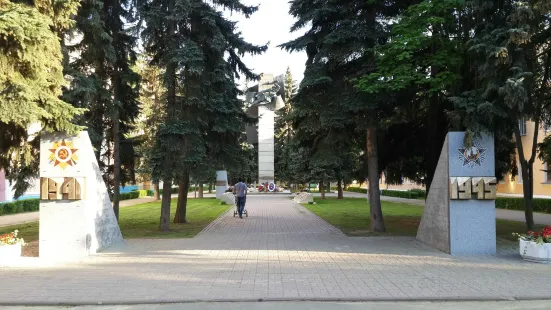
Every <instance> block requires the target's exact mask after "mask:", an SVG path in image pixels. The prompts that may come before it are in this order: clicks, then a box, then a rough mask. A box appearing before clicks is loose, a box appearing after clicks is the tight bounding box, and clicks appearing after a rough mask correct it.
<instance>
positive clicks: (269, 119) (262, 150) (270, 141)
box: [258, 106, 275, 184]
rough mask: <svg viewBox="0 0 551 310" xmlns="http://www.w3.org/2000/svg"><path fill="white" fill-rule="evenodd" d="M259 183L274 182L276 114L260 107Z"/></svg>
mask: <svg viewBox="0 0 551 310" xmlns="http://www.w3.org/2000/svg"><path fill="white" fill-rule="evenodd" d="M258 116H259V119H258V182H259V183H260V184H263V183H266V182H268V183H269V182H274V179H275V172H274V170H275V167H274V124H275V112H274V111H273V110H271V109H270V108H269V107H267V106H259V107H258Z"/></svg>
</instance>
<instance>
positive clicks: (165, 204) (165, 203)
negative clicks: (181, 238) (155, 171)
mask: <svg viewBox="0 0 551 310" xmlns="http://www.w3.org/2000/svg"><path fill="white" fill-rule="evenodd" d="M171 190H172V182H171V180H168V179H165V180H163V200H162V202H161V219H160V221H159V222H160V224H159V229H160V230H161V231H169V230H170V200H171V196H172V194H171Z"/></svg>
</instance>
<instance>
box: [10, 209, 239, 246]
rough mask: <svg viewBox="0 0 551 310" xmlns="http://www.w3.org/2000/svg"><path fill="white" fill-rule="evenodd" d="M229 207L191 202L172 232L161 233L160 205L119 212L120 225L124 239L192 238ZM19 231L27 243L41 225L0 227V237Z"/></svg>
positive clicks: (172, 213)
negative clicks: (183, 222) (184, 219)
mask: <svg viewBox="0 0 551 310" xmlns="http://www.w3.org/2000/svg"><path fill="white" fill-rule="evenodd" d="M176 202H177V199H173V200H172V203H171V208H170V212H171V214H170V215H171V218H173V217H174V212H176ZM230 207H231V206H230V205H221V204H220V201H219V200H217V199H214V198H205V199H188V205H187V221H188V223H186V224H174V223H171V224H170V229H171V231H170V232H160V231H159V218H160V216H161V203H160V202H151V203H144V204H141V205H135V206H129V207H124V208H121V209H120V222H119V226H120V227H121V231H122V234H123V236H124V238H129V239H130V238H191V237H193V236H195V235H197V234H198V233H199V232H200V231H201V230H202V229H203V228H205V227H206V226H207V225H208V224H210V222H212V221H213V220H215V219H216V218H217V217H218V216H220V215H221V214H222V213H223V212H224V211H226V210H228V208H230ZM16 229H17V230H19V236H20V237H22V238H24V239H25V241H26V242H32V241H36V240H38V222H34V223H28V224H20V225H14V226H6V227H0V234H3V233H7V232H12V231H14V230H16Z"/></svg>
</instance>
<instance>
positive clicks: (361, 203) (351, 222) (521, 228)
mask: <svg viewBox="0 0 551 310" xmlns="http://www.w3.org/2000/svg"><path fill="white" fill-rule="evenodd" d="M315 201H316V204H315V205H309V204H305V205H304V206H305V207H306V208H308V209H310V210H311V211H312V212H314V213H315V214H317V215H318V216H319V217H321V218H323V219H324V220H326V221H327V222H329V223H330V224H332V225H334V226H336V227H338V228H339V229H340V230H341V231H342V232H344V233H345V234H346V235H348V236H377V235H387V236H388V235H393V236H415V235H416V234H417V228H418V227H419V222H420V220H421V216H422V214H423V207H421V206H414V205H408V204H402V203H393V202H386V201H383V202H381V206H382V208H383V216H384V221H385V226H386V230H387V232H386V233H383V234H381V233H373V232H371V231H370V230H369V222H370V217H369V205H368V204H367V202H366V199H365V198H345V199H343V200H337V199H336V198H333V197H331V198H327V199H326V200H321V199H315ZM542 228H543V226H542V225H536V230H540V229H542ZM525 231H526V224H525V223H522V222H515V221H507V220H496V234H497V237H498V238H503V239H507V240H513V241H514V240H516V239H515V237H513V236H512V233H513V232H518V233H522V232H525Z"/></svg>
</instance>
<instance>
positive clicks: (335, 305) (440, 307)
mask: <svg viewBox="0 0 551 310" xmlns="http://www.w3.org/2000/svg"><path fill="white" fill-rule="evenodd" d="M550 307H551V301H548V300H541V301H498V302H496V301H487V302H340V303H339V302H307V301H302V302H246V303H243V302H234V303H187V304H163V305H132V306H128V305H116V306H82V307H6V308H2V309H3V310H21V309H23V310H58V309H67V310H69V309H71V310H280V309H287V310H448V309H450V310H451V309H453V310H463V309H466V310H467V309H484V310H544V309H545V310H547V309H549V308H550Z"/></svg>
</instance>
